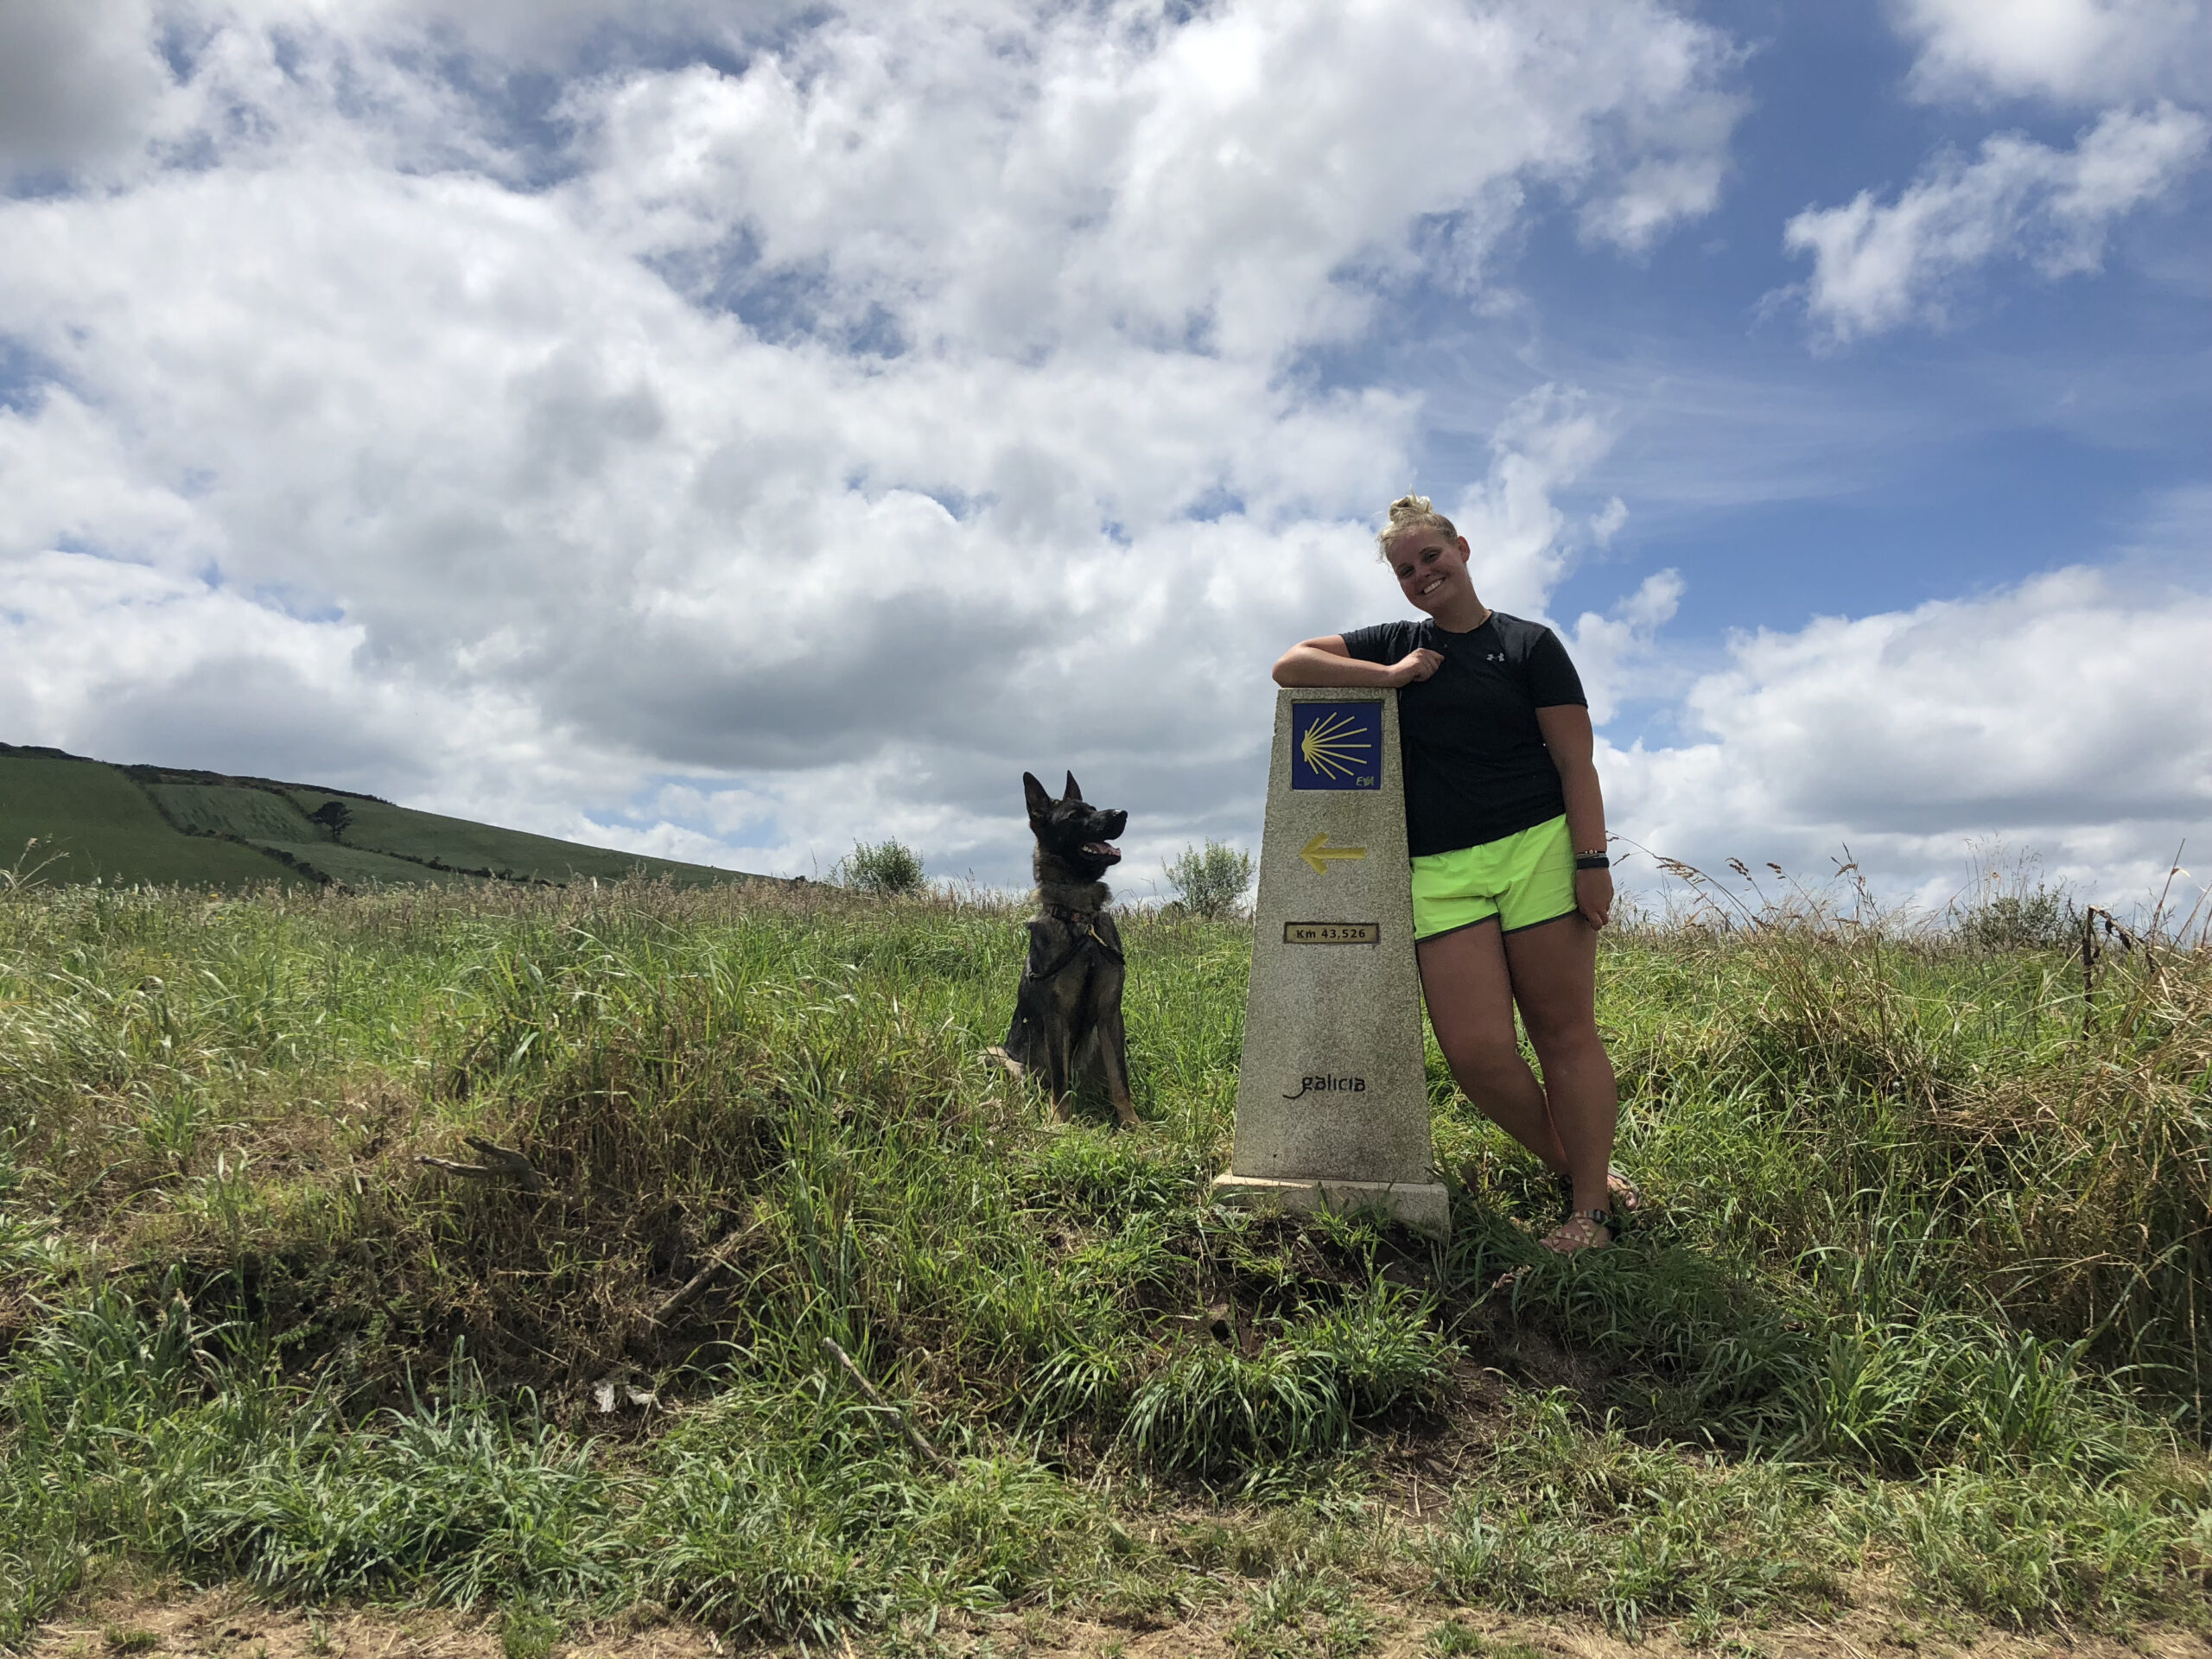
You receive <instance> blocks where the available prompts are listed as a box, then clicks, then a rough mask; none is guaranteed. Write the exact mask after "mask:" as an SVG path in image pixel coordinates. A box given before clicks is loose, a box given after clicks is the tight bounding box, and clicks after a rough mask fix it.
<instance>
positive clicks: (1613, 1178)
mask: <svg viewBox="0 0 2212 1659" xmlns="http://www.w3.org/2000/svg"><path fill="white" fill-rule="evenodd" d="M1605 1196H1606V1197H1608V1198H1611V1199H1612V1201H1613V1207H1614V1208H1615V1209H1616V1210H1625V1211H1628V1212H1629V1213H1630V1215H1634V1214H1635V1213H1636V1212H1637V1211H1639V1210H1641V1209H1643V1188H1642V1187H1640V1186H1638V1185H1637V1184H1636V1183H1635V1182H1634V1181H1632V1180H1630V1179H1629V1178H1628V1177H1627V1176H1626V1175H1624V1174H1623V1173H1621V1166H1619V1165H1618V1164H1607V1165H1606V1166H1605Z"/></svg>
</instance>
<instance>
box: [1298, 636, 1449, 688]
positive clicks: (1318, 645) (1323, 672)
mask: <svg viewBox="0 0 2212 1659" xmlns="http://www.w3.org/2000/svg"><path fill="white" fill-rule="evenodd" d="M1443 665H1444V659H1443V658H1441V657H1440V656H1438V655H1437V654H1436V653H1435V652H1433V651H1412V652H1407V653H1406V654H1405V655H1404V656H1403V657H1401V658H1398V660H1397V661H1396V662H1395V663H1370V662H1363V661H1362V660H1361V659H1360V658H1357V657H1355V656H1353V655H1352V654H1351V652H1350V651H1348V650H1346V649H1345V647H1344V635H1342V634H1341V633H1325V634H1323V635H1322V636H1321V637H1320V638H1319V639H1301V640H1300V641H1299V642H1298V643H1297V644H1296V645H1293V646H1292V647H1291V648H1290V649H1289V650H1288V651H1286V652H1283V654H1282V655H1281V656H1280V657H1278V658H1275V683H1276V684H1277V685H1284V686H1309V685H1376V686H1389V685H1411V684H1412V683H1414V681H1415V680H1425V679H1427V677H1429V676H1430V675H1432V674H1433V673H1435V672H1436V671H1437V670H1438V669H1440V668H1441V667H1442V666H1443Z"/></svg>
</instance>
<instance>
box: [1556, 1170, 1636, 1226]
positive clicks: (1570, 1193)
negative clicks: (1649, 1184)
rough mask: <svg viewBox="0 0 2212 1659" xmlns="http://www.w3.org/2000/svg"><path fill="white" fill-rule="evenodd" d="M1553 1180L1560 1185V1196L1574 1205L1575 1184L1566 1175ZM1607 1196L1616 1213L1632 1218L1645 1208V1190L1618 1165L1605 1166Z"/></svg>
mask: <svg viewBox="0 0 2212 1659" xmlns="http://www.w3.org/2000/svg"><path fill="white" fill-rule="evenodd" d="M1553 1179H1554V1180H1556V1181H1557V1182H1558V1183H1559V1190H1560V1195H1561V1196H1562V1197H1564V1198H1566V1199H1567V1202H1568V1203H1569V1204H1573V1202H1574V1183H1573V1181H1571V1180H1569V1179H1567V1177H1566V1176H1564V1175H1558V1176H1554V1177H1553ZM1605 1196H1606V1197H1607V1198H1611V1200H1612V1202H1613V1208H1614V1210H1615V1211H1626V1212H1627V1213H1628V1214H1630V1215H1631V1216H1632V1215H1634V1214H1635V1213H1636V1212H1637V1211H1639V1210H1641V1209H1643V1188H1642V1187H1640V1186H1638V1185H1637V1184H1636V1183H1635V1182H1634V1181H1632V1180H1630V1179H1629V1178H1628V1176H1627V1175H1626V1174H1625V1173H1624V1172H1623V1171H1622V1169H1621V1166H1619V1165H1618V1164H1607V1165H1606V1166H1605Z"/></svg>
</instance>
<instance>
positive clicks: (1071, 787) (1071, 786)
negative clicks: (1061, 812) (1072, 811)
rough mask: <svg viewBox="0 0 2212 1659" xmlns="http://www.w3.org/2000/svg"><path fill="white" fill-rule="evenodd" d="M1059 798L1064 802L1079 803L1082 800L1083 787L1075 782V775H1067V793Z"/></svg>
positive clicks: (1071, 773)
mask: <svg viewBox="0 0 2212 1659" xmlns="http://www.w3.org/2000/svg"><path fill="white" fill-rule="evenodd" d="M1060 798H1061V799H1062V800H1064V801H1079V800H1081V799H1082V798H1083V785H1081V784H1078V783H1077V782H1076V780H1075V773H1073V772H1070V773H1068V788H1067V793H1066V794H1065V795H1063V796H1061V797H1060Z"/></svg>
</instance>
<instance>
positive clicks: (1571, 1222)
mask: <svg viewBox="0 0 2212 1659" xmlns="http://www.w3.org/2000/svg"><path fill="white" fill-rule="evenodd" d="M1578 1231H1579V1232H1580V1234H1581V1242H1580V1243H1569V1242H1568V1240H1569V1238H1570V1237H1571V1236H1573V1235H1574V1234H1576V1233H1577V1232H1578ZM1601 1233H1602V1234H1603V1235H1604V1242H1603V1243H1600V1242H1599V1234H1601ZM1619 1236H1621V1224H1620V1218H1619V1217H1617V1216H1615V1215H1614V1214H1613V1212H1612V1211H1610V1210H1577V1211H1573V1213H1572V1214H1570V1215H1569V1216H1568V1217H1567V1219H1566V1220H1565V1221H1562V1222H1561V1223H1560V1224H1559V1225H1558V1226H1556V1227H1554V1228H1553V1229H1552V1230H1551V1231H1549V1232H1548V1233H1546V1234H1545V1235H1544V1236H1543V1237H1541V1238H1540V1239H1538V1240H1537V1241H1536V1242H1537V1243H1538V1244H1540V1245H1541V1247H1542V1248H1543V1249H1548V1250H1549V1251H1551V1252H1552V1253H1553V1254H1554V1255H1581V1254H1582V1252H1583V1251H1585V1250H1602V1249H1606V1248H1607V1247H1608V1246H1610V1245H1611V1243H1612V1242H1613V1241H1614V1240H1615V1239H1617V1238H1618V1237H1619Z"/></svg>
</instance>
